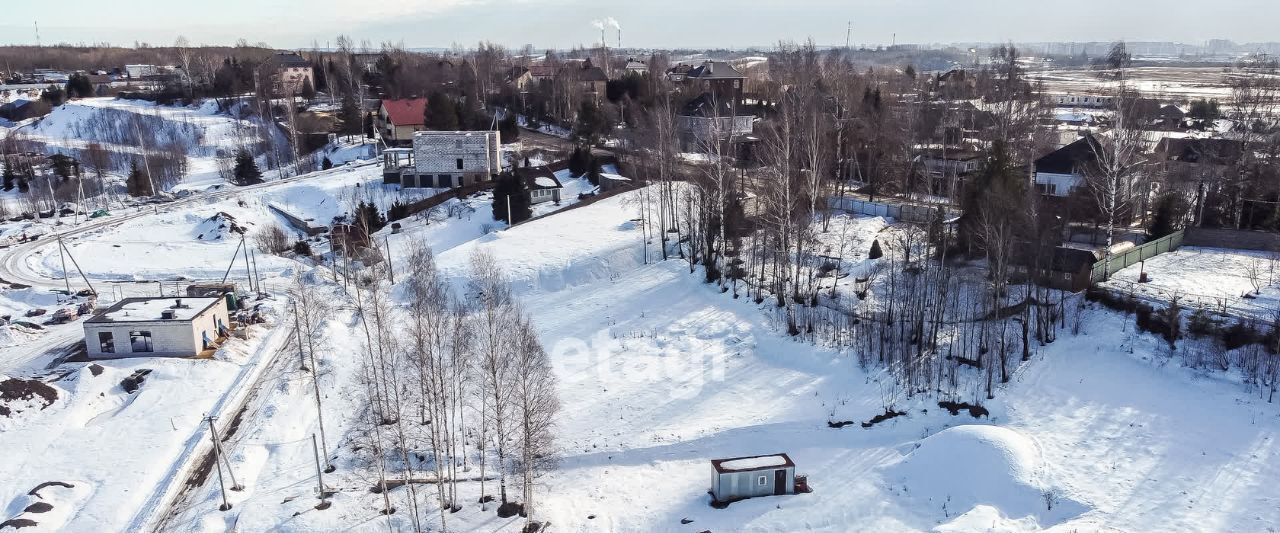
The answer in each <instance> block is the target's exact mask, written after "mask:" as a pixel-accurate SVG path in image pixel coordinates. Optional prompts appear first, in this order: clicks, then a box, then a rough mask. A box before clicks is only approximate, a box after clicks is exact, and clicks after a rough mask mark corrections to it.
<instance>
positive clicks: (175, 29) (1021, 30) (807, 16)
mask: <svg viewBox="0 0 1280 533" xmlns="http://www.w3.org/2000/svg"><path fill="white" fill-rule="evenodd" d="M128 4H129V5H128V7H127V8H123V9H122V8H120V6H118V5H107V4H103V3H101V2H93V1H90V0H64V1H63V2H61V3H59V5H58V10H57V12H56V16H52V15H51V14H50V11H49V10H48V7H47V6H45V5H37V4H31V3H16V4H14V5H11V6H6V8H5V14H6V16H5V20H6V22H5V23H0V32H2V33H0V34H2V35H4V36H5V38H6V39H8V40H7V41H5V44H12V45H32V44H36V43H37V37H36V25H37V23H38V24H39V43H40V44H46V45H48V44H58V43H68V44H79V43H85V44H92V43H111V44H113V45H115V46H124V47H130V46H133V44H134V43H148V44H150V45H151V46H169V45H172V44H173V43H174V41H175V40H176V39H177V38H178V37H179V36H185V37H186V38H187V40H188V41H189V42H190V43H191V44H193V45H200V44H208V45H214V46H216V45H224V46H226V45H231V44H233V43H235V42H236V41H237V40H238V39H244V40H246V41H248V42H250V43H259V42H265V43H268V44H269V45H270V46H271V47H272V48H277V49H308V48H312V47H313V46H314V47H317V48H323V47H332V41H333V40H334V38H335V37H336V36H337V35H339V34H343V35H348V36H350V37H351V38H352V39H353V40H354V41H355V42H356V43H360V42H362V41H368V42H369V43H370V46H371V47H372V48H379V47H380V45H381V44H382V43H398V44H399V43H402V44H403V46H404V47H406V48H436V49H440V48H443V49H448V48H452V47H453V46H454V45H455V43H461V44H462V45H463V46H464V47H466V48H471V47H474V46H475V44H476V43H479V42H481V41H490V42H494V43H498V44H502V45H504V46H507V47H509V48H512V49H519V48H522V47H523V46H525V45H526V44H531V45H533V46H534V48H535V49H538V50H545V49H555V50H564V49H572V48H575V47H594V46H598V45H599V43H600V41H601V35H602V30H603V38H604V41H605V42H606V43H607V44H608V45H610V46H616V45H617V43H618V41H619V40H620V41H621V42H622V45H623V47H627V48H638V49H709V48H731V49H750V48H757V49H768V48H772V47H773V46H774V44H773V43H777V42H779V41H796V42H803V41H805V40H808V39H810V38H812V39H813V40H814V42H816V43H820V44H821V45H823V46H843V45H844V44H845V41H846V38H847V39H848V41H849V43H850V44H851V45H853V46H858V45H866V46H868V47H872V48H874V47H876V46H883V45H889V44H891V43H895V42H896V43H898V44H917V45H923V46H930V45H935V44H941V45H945V44H948V43H957V44H960V43H992V44H995V43H1003V42H1016V43H1071V42H1077V43H1101V42H1114V41H1117V40H1125V41H1128V42H1135V43H1141V42H1157V43H1178V44H1184V45H1188V46H1203V45H1204V44H1205V43H1207V42H1209V41H1210V40H1214V39H1226V40H1230V41H1233V42H1235V43H1243V44H1266V43H1272V42H1275V41H1276V40H1277V38H1276V36H1275V35H1276V34H1275V31H1274V29H1273V28H1272V26H1273V25H1272V24H1271V21H1273V20H1276V19H1277V18H1280V5H1278V4H1277V3H1275V2H1268V1H1266V0H1225V1H1222V2H1218V3H1216V4H1214V5H1213V9H1205V8H1204V5H1203V4H1202V3H1200V2H1193V1H1191V0H1129V1H1125V2H1114V1H1110V0H1077V1H1076V2H1074V3H1073V4H1072V6H1071V7H1072V8H1071V9H1070V10H1064V11H1063V12H1059V13H1054V14H1052V15H1046V14H1045V12H1044V11H1045V10H1044V8H1043V6H1042V5H1041V4H1040V3H1038V2H1027V1H1025V0H986V1H985V2H983V5H981V6H973V5H967V4H966V5H960V3H957V2H954V1H951V0H845V1H840V0H801V1H799V2H790V3H786V4H783V3H779V2H776V1H773V0H739V1H734V2H728V1H727V0H711V1H708V2H702V3H688V2H677V1H676V0H652V1H650V2H647V3H645V4H644V5H636V4H630V3H620V2H609V1H604V2H588V1H586V0H515V1H512V2H502V3H500V2H495V1H494V0H386V1H384V2H381V3H377V4H367V5H366V4H360V5H356V4H352V3H351V2H348V1H345V0H313V1H312V2H309V3H308V4H307V5H306V9H305V11H303V10H301V9H299V8H298V7H297V6H293V5H288V4H289V3H286V2H255V1H252V0H224V1H222V2H220V3H218V5H217V6H216V7H200V6H196V5H192V4H184V5H173V4H171V3H169V2H166V1H164V0H131V1H130V2H128ZM140 14H145V15H140ZM16 21H23V22H22V23H16ZM326 43H328V44H327V45H326Z"/></svg>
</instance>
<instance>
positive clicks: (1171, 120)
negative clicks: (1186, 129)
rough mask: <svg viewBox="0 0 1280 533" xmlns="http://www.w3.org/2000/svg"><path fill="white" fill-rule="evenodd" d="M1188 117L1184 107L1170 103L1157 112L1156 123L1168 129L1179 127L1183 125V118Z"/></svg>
mask: <svg viewBox="0 0 1280 533" xmlns="http://www.w3.org/2000/svg"><path fill="white" fill-rule="evenodd" d="M1185 118H1187V113H1186V112H1185V111H1183V110H1182V108H1180V107H1178V106H1176V105H1173V104H1169V105H1166V106H1164V107H1162V108H1160V111H1159V112H1158V113H1156V120H1155V124H1156V125H1157V126H1161V127H1164V128H1168V129H1179V128H1181V127H1182V120H1183V119H1185Z"/></svg>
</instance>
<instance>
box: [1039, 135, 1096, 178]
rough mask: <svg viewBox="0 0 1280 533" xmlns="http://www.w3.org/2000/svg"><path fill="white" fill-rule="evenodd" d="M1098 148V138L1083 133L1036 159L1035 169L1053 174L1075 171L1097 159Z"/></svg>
mask: <svg viewBox="0 0 1280 533" xmlns="http://www.w3.org/2000/svg"><path fill="white" fill-rule="evenodd" d="M1098 149H1101V145H1100V144H1098V140H1097V139H1096V138H1094V137H1093V135H1091V134H1085V136H1084V137H1081V138H1080V139H1078V140H1076V141H1075V142H1073V143H1071V144H1068V145H1066V146H1063V147H1062V148H1059V149H1057V150H1054V151H1052V152H1049V153H1048V154H1046V155H1044V156H1041V157H1040V158H1039V159H1036V161H1035V171H1036V172H1037V173H1040V172H1049V173H1053V174H1073V173H1076V172H1078V171H1079V170H1080V168H1081V167H1082V166H1084V165H1088V164H1091V163H1093V162H1094V161H1095V160H1096V159H1097V156H1096V152H1095V150H1098Z"/></svg>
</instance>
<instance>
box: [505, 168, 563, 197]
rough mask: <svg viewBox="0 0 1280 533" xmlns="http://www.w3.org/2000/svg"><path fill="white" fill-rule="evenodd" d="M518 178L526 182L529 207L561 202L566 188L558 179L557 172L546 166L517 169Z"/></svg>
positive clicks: (525, 187)
mask: <svg viewBox="0 0 1280 533" xmlns="http://www.w3.org/2000/svg"><path fill="white" fill-rule="evenodd" d="M515 174H516V177H517V178H519V179H520V180H521V181H523V182H524V189H525V191H526V194H528V196H529V197H528V200H529V205H535V204H540V203H543V202H559V201H560V193H561V191H562V190H563V189H564V186H563V185H561V184H560V180H558V179H556V174H555V172H552V171H551V169H549V168H547V167H545V166H537V167H520V168H517V169H515Z"/></svg>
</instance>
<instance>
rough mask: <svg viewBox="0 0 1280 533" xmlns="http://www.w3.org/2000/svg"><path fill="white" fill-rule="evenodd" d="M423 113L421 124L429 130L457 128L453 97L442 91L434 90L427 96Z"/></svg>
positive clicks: (453, 129) (452, 129) (456, 110)
mask: <svg viewBox="0 0 1280 533" xmlns="http://www.w3.org/2000/svg"><path fill="white" fill-rule="evenodd" d="M423 115H424V116H423V117H422V120H423V124H424V125H425V126H426V127H427V129H429V130H436V131H456V130H457V129H458V107H457V106H456V105H454V103H453V99H452V98H449V96H448V95H446V94H444V93H441V92H434V93H431V96H428V97H427V105H426V110H425V112H424V113H423Z"/></svg>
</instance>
